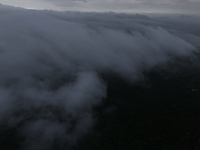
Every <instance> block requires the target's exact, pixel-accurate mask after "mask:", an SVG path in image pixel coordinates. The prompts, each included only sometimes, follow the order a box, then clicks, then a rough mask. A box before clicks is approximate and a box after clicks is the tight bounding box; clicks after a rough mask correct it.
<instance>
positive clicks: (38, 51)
mask: <svg viewBox="0 0 200 150" xmlns="http://www.w3.org/2000/svg"><path fill="white" fill-rule="evenodd" d="M190 19H191V20H190ZM191 21H193V22H194V24H193V25H192V26H189V24H190V22H191ZM182 22H185V24H182ZM175 23H177V24H182V27H181V28H177V26H176V24H175ZM172 24H173V25H172ZM174 24H175V25H174ZM198 24H199V21H198V20H196V18H194V19H192V18H187V17H184V16H183V18H181V17H177V18H176V19H174V18H173V17H172V18H170V17H164V18H162V17H160V18H159V17H158V18H150V17H147V16H141V15H125V14H114V13H106V14H98V13H74V12H62V13H60V12H52V11H30V10H29V11H28V10H15V11H14V12H13V11H12V10H9V9H5V10H2V11H1V14H0V79H1V80H0V106H1V109H0V125H1V126H2V129H1V133H2V134H5V133H6V132H8V131H9V130H11V129H13V130H14V131H13V133H14V137H16V138H18V139H21V140H19V142H18V146H19V149H23V150H35V149H37V150H45V149H48V150H50V149H70V148H71V147H72V146H73V145H75V144H76V143H77V141H78V140H79V139H80V138H81V137H83V136H84V135H85V134H87V133H88V132H89V131H90V130H92V126H93V124H94V123H95V120H96V118H95V117H94V112H95V109H94V107H95V106H98V105H100V104H101V101H102V99H105V98H106V95H107V93H106V82H105V81H104V80H103V79H102V77H101V74H103V73H113V74H115V75H119V76H121V77H122V78H124V79H125V80H128V81H130V82H132V83H134V82H135V81H138V80H140V79H141V78H142V76H143V74H142V72H143V71H146V70H150V69H152V68H154V67H156V66H158V65H161V64H165V63H167V62H169V61H172V60H173V59H175V58H176V57H184V56H193V52H194V51H195V46H198V45H197V43H196V42H194V43H192V42H191V41H190V40H187V39H188V36H189V37H193V39H196V41H198V39H199V35H200V34H199V30H198ZM189 39H190V38H189Z"/></svg>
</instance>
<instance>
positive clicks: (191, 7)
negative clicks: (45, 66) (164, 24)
mask: <svg viewBox="0 0 200 150" xmlns="http://www.w3.org/2000/svg"><path fill="white" fill-rule="evenodd" d="M1 3H2V4H5V5H12V6H18V7H25V8H31V9H53V10H75V11H98V12H102V11H114V12H126V13H127V12H128V13H133V12H134V13H135V12H138V13H184V14H200V0H34V1H32V0H15V1H13V0H1Z"/></svg>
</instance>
